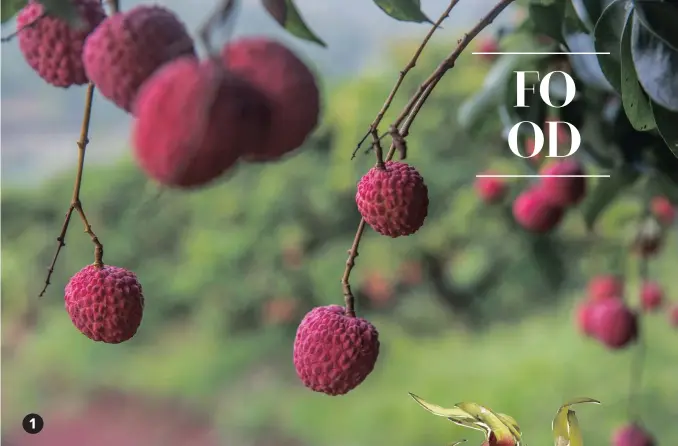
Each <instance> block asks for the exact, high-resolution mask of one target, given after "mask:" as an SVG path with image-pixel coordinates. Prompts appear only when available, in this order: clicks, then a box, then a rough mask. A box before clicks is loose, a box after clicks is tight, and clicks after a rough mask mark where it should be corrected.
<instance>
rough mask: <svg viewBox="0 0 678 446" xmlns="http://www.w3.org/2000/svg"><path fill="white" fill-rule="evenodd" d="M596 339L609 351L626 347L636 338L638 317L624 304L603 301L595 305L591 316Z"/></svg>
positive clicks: (611, 300) (617, 301) (618, 301)
mask: <svg viewBox="0 0 678 446" xmlns="http://www.w3.org/2000/svg"><path fill="white" fill-rule="evenodd" d="M591 325H592V328H593V334H594V336H595V338H596V339H598V340H599V341H600V342H602V343H603V344H604V345H605V346H607V347H608V348H610V349H613V350H617V349H621V348H624V347H626V346H627V345H629V344H630V343H631V342H633V341H635V340H636V337H637V336H638V317H637V315H636V314H635V313H634V312H633V311H631V309H629V308H628V307H627V306H626V304H624V302H622V301H621V300H617V299H605V300H601V301H599V302H597V303H596V305H595V307H594V309H593V312H592V314H591Z"/></svg>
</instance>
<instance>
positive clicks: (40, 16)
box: [0, 12, 47, 43]
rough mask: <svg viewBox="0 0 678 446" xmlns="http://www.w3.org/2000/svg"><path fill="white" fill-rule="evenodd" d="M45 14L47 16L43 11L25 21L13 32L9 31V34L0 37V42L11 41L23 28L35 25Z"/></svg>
mask: <svg viewBox="0 0 678 446" xmlns="http://www.w3.org/2000/svg"><path fill="white" fill-rule="evenodd" d="M46 16H47V13H45V12H43V13H42V14H40V15H39V16H37V17H36V18H35V19H33V20H32V21H30V22H28V23H26V24H25V25H24V26H22V27H20V28H19V29H17V30H16V31H14V32H13V33H10V34H8V35H6V36H5V37H2V38H0V42H1V43H7V42H11V41H12V40H14V38H15V37H17V36H18V35H19V34H20V33H21V32H23V31H24V30H25V29H28V28H32V27H33V26H35V25H36V24H37V23H38V22H39V21H40V20H42V19H44V18H45V17H46Z"/></svg>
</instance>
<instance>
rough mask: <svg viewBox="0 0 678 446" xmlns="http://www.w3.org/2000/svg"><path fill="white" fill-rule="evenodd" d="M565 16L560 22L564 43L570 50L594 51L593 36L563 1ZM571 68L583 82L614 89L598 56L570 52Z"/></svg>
mask: <svg viewBox="0 0 678 446" xmlns="http://www.w3.org/2000/svg"><path fill="white" fill-rule="evenodd" d="M565 3H566V6H565V18H564V19H563V22H562V33H563V37H564V39H565V44H566V45H567V47H568V48H569V50H570V51H571V52H582V53H593V52H595V51H596V48H595V45H594V44H593V37H592V36H591V35H590V34H588V32H587V31H586V29H585V28H584V26H583V25H582V23H581V22H580V20H579V19H578V18H577V17H576V15H575V13H574V10H573V6H572V4H571V3H569V2H565ZM569 59H570V65H572V70H573V71H574V73H575V74H576V75H577V77H579V79H581V80H582V81H583V82H584V83H585V84H587V85H589V86H591V87H593V88H596V89H599V90H604V91H614V88H613V87H612V85H610V82H609V81H608V80H607V78H606V77H605V75H604V74H603V70H602V68H600V64H599V63H598V58H597V57H596V56H595V55H593V54H591V55H589V54H572V55H570V56H569Z"/></svg>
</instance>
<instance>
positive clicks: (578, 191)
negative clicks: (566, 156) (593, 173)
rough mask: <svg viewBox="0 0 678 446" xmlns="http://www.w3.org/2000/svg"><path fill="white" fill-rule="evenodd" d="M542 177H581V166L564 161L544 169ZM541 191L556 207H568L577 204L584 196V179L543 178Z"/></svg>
mask: <svg viewBox="0 0 678 446" xmlns="http://www.w3.org/2000/svg"><path fill="white" fill-rule="evenodd" d="M542 173H543V174H544V175H583V174H584V168H583V166H582V165H581V164H580V163H578V162H577V161H575V160H565V161H559V162H556V163H553V164H552V165H550V166H548V167H546V168H545V169H544V170H543V172H542ZM542 189H543V190H544V194H545V196H546V198H548V200H549V201H550V202H551V203H553V204H554V205H556V206H560V207H568V206H574V205H575V204H578V203H579V202H580V201H581V200H582V199H583V198H584V195H585V194H586V178H584V177H544V178H542Z"/></svg>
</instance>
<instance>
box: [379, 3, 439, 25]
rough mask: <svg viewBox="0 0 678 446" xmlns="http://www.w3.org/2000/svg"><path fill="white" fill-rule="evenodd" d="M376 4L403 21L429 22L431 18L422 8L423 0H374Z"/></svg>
mask: <svg viewBox="0 0 678 446" xmlns="http://www.w3.org/2000/svg"><path fill="white" fill-rule="evenodd" d="M372 1H374V4H375V5H377V6H378V7H379V9H381V10H382V11H384V12H385V13H386V14H388V15H389V16H391V17H393V18H394V19H396V20H400V21H402V22H416V23H422V22H428V23H432V22H431V19H429V18H428V17H426V14H424V13H423V12H422V10H421V0H372Z"/></svg>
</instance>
